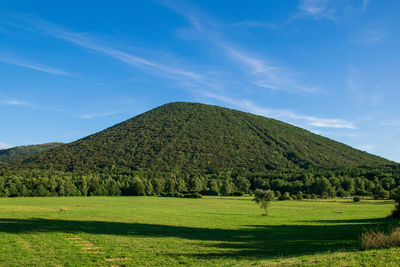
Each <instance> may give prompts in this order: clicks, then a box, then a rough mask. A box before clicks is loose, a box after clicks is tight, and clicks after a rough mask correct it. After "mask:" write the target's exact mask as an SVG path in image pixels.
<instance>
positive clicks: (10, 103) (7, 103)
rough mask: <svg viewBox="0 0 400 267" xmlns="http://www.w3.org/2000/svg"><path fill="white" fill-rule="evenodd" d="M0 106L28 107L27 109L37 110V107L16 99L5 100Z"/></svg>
mask: <svg viewBox="0 0 400 267" xmlns="http://www.w3.org/2000/svg"><path fill="white" fill-rule="evenodd" d="M0 105H3V106H16V107H29V108H34V109H36V108H39V106H38V105H36V104H33V103H29V102H26V101H21V100H16V99H5V100H1V101H0Z"/></svg>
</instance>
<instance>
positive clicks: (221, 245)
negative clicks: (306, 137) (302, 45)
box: [0, 197, 400, 266]
mask: <svg viewBox="0 0 400 267" xmlns="http://www.w3.org/2000/svg"><path fill="white" fill-rule="evenodd" d="M392 209H393V203H392V202H385V201H362V202H359V203H353V202H350V201H341V200H337V201H336V202H335V201H282V202H274V203H273V204H272V205H271V208H270V216H268V217H266V216H261V210H260V209H259V207H258V206H256V205H255V204H254V203H253V202H252V201H251V199H250V198H217V197H214V198H212V197H210V198H205V199H177V198H157V197H86V198H85V197H69V198H14V199H12V198H9V199H0V265H1V266H13V265H25V266H27V265H35V266H56V265H58V266H59V265H64V266H77V265H86V266H109V265H113V266H115V265H117V266H177V265H196V266H210V265H214V266H232V265H237V266H248V265H341V266H346V265H348V266H358V265H362V264H364V265H371V266H372V265H374V266H376V265H381V266H387V265H393V266H395V265H399V264H400V256H399V252H400V249H399V248H391V249H381V250H369V251H360V248H361V244H360V241H359V237H360V236H361V233H362V232H364V231H366V230H368V229H378V228H379V229H384V230H385V229H388V228H390V227H393V225H396V224H398V221H397V220H393V219H385V218H384V217H385V216H386V215H388V214H389V213H390V211H391V210H392Z"/></svg>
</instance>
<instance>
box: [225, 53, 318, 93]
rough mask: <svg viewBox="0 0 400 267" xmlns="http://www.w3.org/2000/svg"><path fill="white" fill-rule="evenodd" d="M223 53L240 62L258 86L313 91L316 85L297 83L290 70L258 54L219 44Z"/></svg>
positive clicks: (290, 90)
mask: <svg viewBox="0 0 400 267" xmlns="http://www.w3.org/2000/svg"><path fill="white" fill-rule="evenodd" d="M221 47H223V49H224V51H225V53H227V54H228V55H230V57H231V58H232V59H234V60H236V61H237V62H239V63H240V64H241V66H243V67H244V68H245V71H246V72H247V73H248V74H249V75H251V76H252V82H253V84H255V85H256V86H258V87H263V88H267V89H270V90H273V91H285V92H291V93H294V92H306V93H315V92H317V91H318V87H311V86H305V85H302V84H300V83H298V82H297V81H296V80H295V79H294V78H293V76H294V75H292V74H291V71H289V70H287V69H285V68H283V67H279V66H277V65H274V64H271V63H270V62H269V61H267V60H264V59H262V58H261V57H259V56H255V55H250V54H248V53H246V52H244V51H241V50H238V49H236V48H233V47H232V46H228V45H221Z"/></svg>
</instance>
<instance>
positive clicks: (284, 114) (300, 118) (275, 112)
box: [202, 91, 357, 129]
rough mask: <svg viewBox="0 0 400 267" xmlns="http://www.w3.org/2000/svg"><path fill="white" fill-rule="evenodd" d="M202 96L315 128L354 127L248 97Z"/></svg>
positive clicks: (214, 94)
mask: <svg viewBox="0 0 400 267" xmlns="http://www.w3.org/2000/svg"><path fill="white" fill-rule="evenodd" d="M202 95H203V96H204V97H207V98H210V99H215V100H218V101H221V102H224V103H227V104H230V105H233V106H235V107H236V108H240V109H242V110H246V111H248V112H251V113H254V114H258V115H262V116H266V117H271V118H275V119H280V120H288V119H289V120H293V121H294V122H296V124H305V125H308V126H312V127H317V128H340V129H356V128H357V127H356V125H355V124H354V123H352V122H349V121H346V120H343V119H336V118H320V117H315V116H307V115H302V114H296V113H294V112H293V111H291V110H287V109H272V108H267V107H261V106H259V105H257V104H255V103H254V102H253V101H251V100H248V99H242V98H240V99H238V98H233V97H229V96H224V95H219V94H216V93H213V92H209V91H203V92H202Z"/></svg>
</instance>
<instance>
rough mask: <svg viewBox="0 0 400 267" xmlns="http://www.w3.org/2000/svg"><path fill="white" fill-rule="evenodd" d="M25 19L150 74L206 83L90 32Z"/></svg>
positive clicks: (197, 75) (47, 30) (33, 19)
mask: <svg viewBox="0 0 400 267" xmlns="http://www.w3.org/2000/svg"><path fill="white" fill-rule="evenodd" d="M25 21H26V22H27V23H28V24H30V25H31V26H32V27H34V28H35V29H37V30H39V31H41V32H44V33H46V34H49V35H51V36H53V37H56V38H59V39H62V40H64V41H67V42H69V43H72V44H75V45H77V46H80V47H82V48H85V49H88V50H90V51H93V52H96V53H99V54H102V55H105V56H108V57H111V58H114V59H116V60H118V61H121V62H124V63H126V64H129V65H131V66H134V67H139V68H143V69H145V70H147V71H149V72H151V73H152V74H155V75H162V76H168V77H169V78H177V79H180V78H186V79H189V80H192V81H197V82H199V83H206V81H205V80H206V79H205V77H203V76H202V75H201V74H199V73H197V72H195V71H190V70H187V69H185V68H180V67H175V66H172V65H170V64H163V63H161V62H159V61H155V60H152V59H148V58H144V57H140V56H137V55H134V54H132V53H129V52H126V51H123V50H121V49H118V48H115V47H113V46H112V45H109V44H105V43H106V42H105V41H104V40H102V39H99V38H95V37H94V36H91V35H90V34H86V33H76V32H72V31H68V30H66V29H63V28H61V27H59V26H57V25H54V24H52V23H49V22H47V21H44V20H42V19H39V18H32V17H31V18H25Z"/></svg>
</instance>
